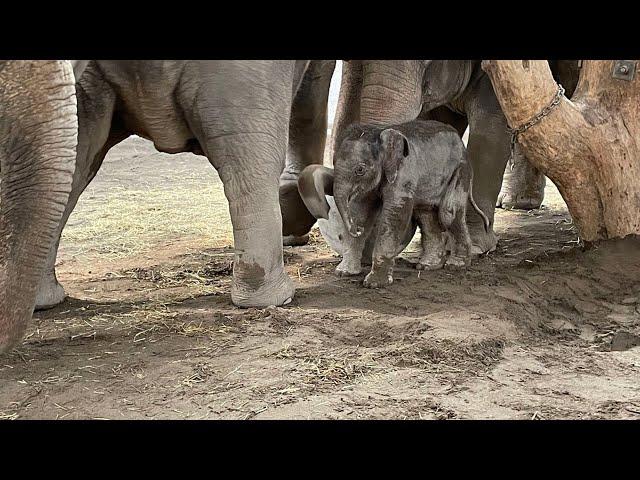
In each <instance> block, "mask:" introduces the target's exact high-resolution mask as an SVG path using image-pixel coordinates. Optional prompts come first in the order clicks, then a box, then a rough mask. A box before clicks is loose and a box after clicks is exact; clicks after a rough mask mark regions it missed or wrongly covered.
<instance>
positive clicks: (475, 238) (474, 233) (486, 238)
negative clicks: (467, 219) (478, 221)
mask: <svg viewBox="0 0 640 480" xmlns="http://www.w3.org/2000/svg"><path fill="white" fill-rule="evenodd" d="M468 228H469V235H470V236H471V255H472V256H476V255H482V254H484V253H488V252H493V251H494V250H495V249H496V246H497V245H498V236H497V235H496V234H495V232H494V231H493V229H490V230H489V232H485V230H484V227H483V226H482V225H473V224H468Z"/></svg>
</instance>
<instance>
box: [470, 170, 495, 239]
mask: <svg viewBox="0 0 640 480" xmlns="http://www.w3.org/2000/svg"><path fill="white" fill-rule="evenodd" d="M469 171H470V172H471V175H469V177H470V180H469V203H471V206H472V207H473V209H474V210H475V211H476V213H477V214H478V215H480V216H481V217H482V222H483V223H484V231H485V232H487V233H489V228H490V225H489V219H488V218H487V216H486V215H485V214H484V212H483V211H482V210H480V207H478V204H477V203H476V201H475V200H474V199H473V168H472V167H471V165H469Z"/></svg>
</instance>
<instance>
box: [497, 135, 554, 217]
mask: <svg viewBox="0 0 640 480" xmlns="http://www.w3.org/2000/svg"><path fill="white" fill-rule="evenodd" d="M545 186H546V180H545V177H544V175H543V174H542V172H541V171H540V170H538V169H537V168H536V167H534V166H533V165H531V164H530V163H529V161H528V160H527V158H526V157H525V156H524V155H522V152H521V151H520V148H519V147H516V152H515V161H514V163H513V168H511V166H510V165H507V168H506V169H505V171H504V178H503V180H502V190H500V194H499V195H498V201H497V202H496V207H500V208H506V209H519V210H531V209H532V208H539V207H540V205H542V201H543V200H544V187H545Z"/></svg>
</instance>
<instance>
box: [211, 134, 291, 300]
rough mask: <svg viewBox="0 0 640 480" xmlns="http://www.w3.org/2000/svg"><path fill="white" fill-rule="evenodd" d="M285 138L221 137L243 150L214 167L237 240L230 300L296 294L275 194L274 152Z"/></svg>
mask: <svg viewBox="0 0 640 480" xmlns="http://www.w3.org/2000/svg"><path fill="white" fill-rule="evenodd" d="M285 138H286V136H285V135H283V136H282V138H281V139H280V141H278V145H270V146H269V147H268V148H260V144H262V145H263V146H264V145H266V144H267V143H273V142H274V140H273V138H271V137H267V136H265V135H264V134H258V133H251V134H247V135H246V136H245V138H244V141H243V139H242V138H241V137H236V139H225V140H221V142H223V143H224V144H225V145H224V147H223V148H224V150H226V151H229V152H233V151H235V152H237V153H239V152H240V151H242V150H244V151H245V153H244V158H243V159H242V161H240V160H238V161H237V162H231V161H230V162H228V163H225V165H224V166H222V167H221V168H219V169H218V171H219V174H220V178H221V179H222V182H223V183H224V190H225V194H226V196H227V199H228V201H229V213H230V215H231V223H232V224H233V238H234V244H235V257H234V264H233V284H232V288H231V300H232V301H233V303H234V304H235V305H237V306H239V307H266V306H269V305H283V304H286V303H288V302H289V301H290V300H291V299H292V298H293V295H294V288H293V284H292V282H291V280H290V279H289V277H288V276H287V274H286V272H285V271H284V261H283V257H282V218H281V212H280V204H279V196H278V178H279V176H280V171H279V168H278V164H279V163H280V162H279V160H278V159H277V155H278V154H280V155H282V156H284V149H285ZM236 143H238V144H237V145H235V144H236ZM243 144H244V145H243ZM261 153H262V155H261ZM214 155H215V153H214Z"/></svg>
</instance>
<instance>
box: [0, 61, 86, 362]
mask: <svg viewBox="0 0 640 480" xmlns="http://www.w3.org/2000/svg"><path fill="white" fill-rule="evenodd" d="M74 66H75V65H74V64H72V63H71V62H69V61H0V238H1V239H2V240H0V353H1V352H3V351H4V350H7V349H8V348H10V347H12V346H13V345H15V344H17V343H18V342H19V341H20V340H21V339H22V336H23V335H24V331H25V329H26V325H27V322H28V320H29V319H30V318H31V314H32V312H33V308H34V304H35V298H36V286H37V285H38V280H39V279H40V277H41V276H42V273H43V271H44V268H45V263H46V259H47V254H48V252H49V250H50V248H51V246H52V245H53V244H54V242H55V239H56V231H57V228H58V225H59V224H60V221H61V219H62V216H63V213H64V209H65V205H66V204H67V201H68V198H69V193H70V192H71V184H72V176H73V171H74V164H75V158H76V146H77V139H78V119H77V115H76V111H77V110H76V97H75V87H74V84H75V78H74V71H73V68H74ZM80 70H81V68H79V69H78V73H80Z"/></svg>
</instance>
